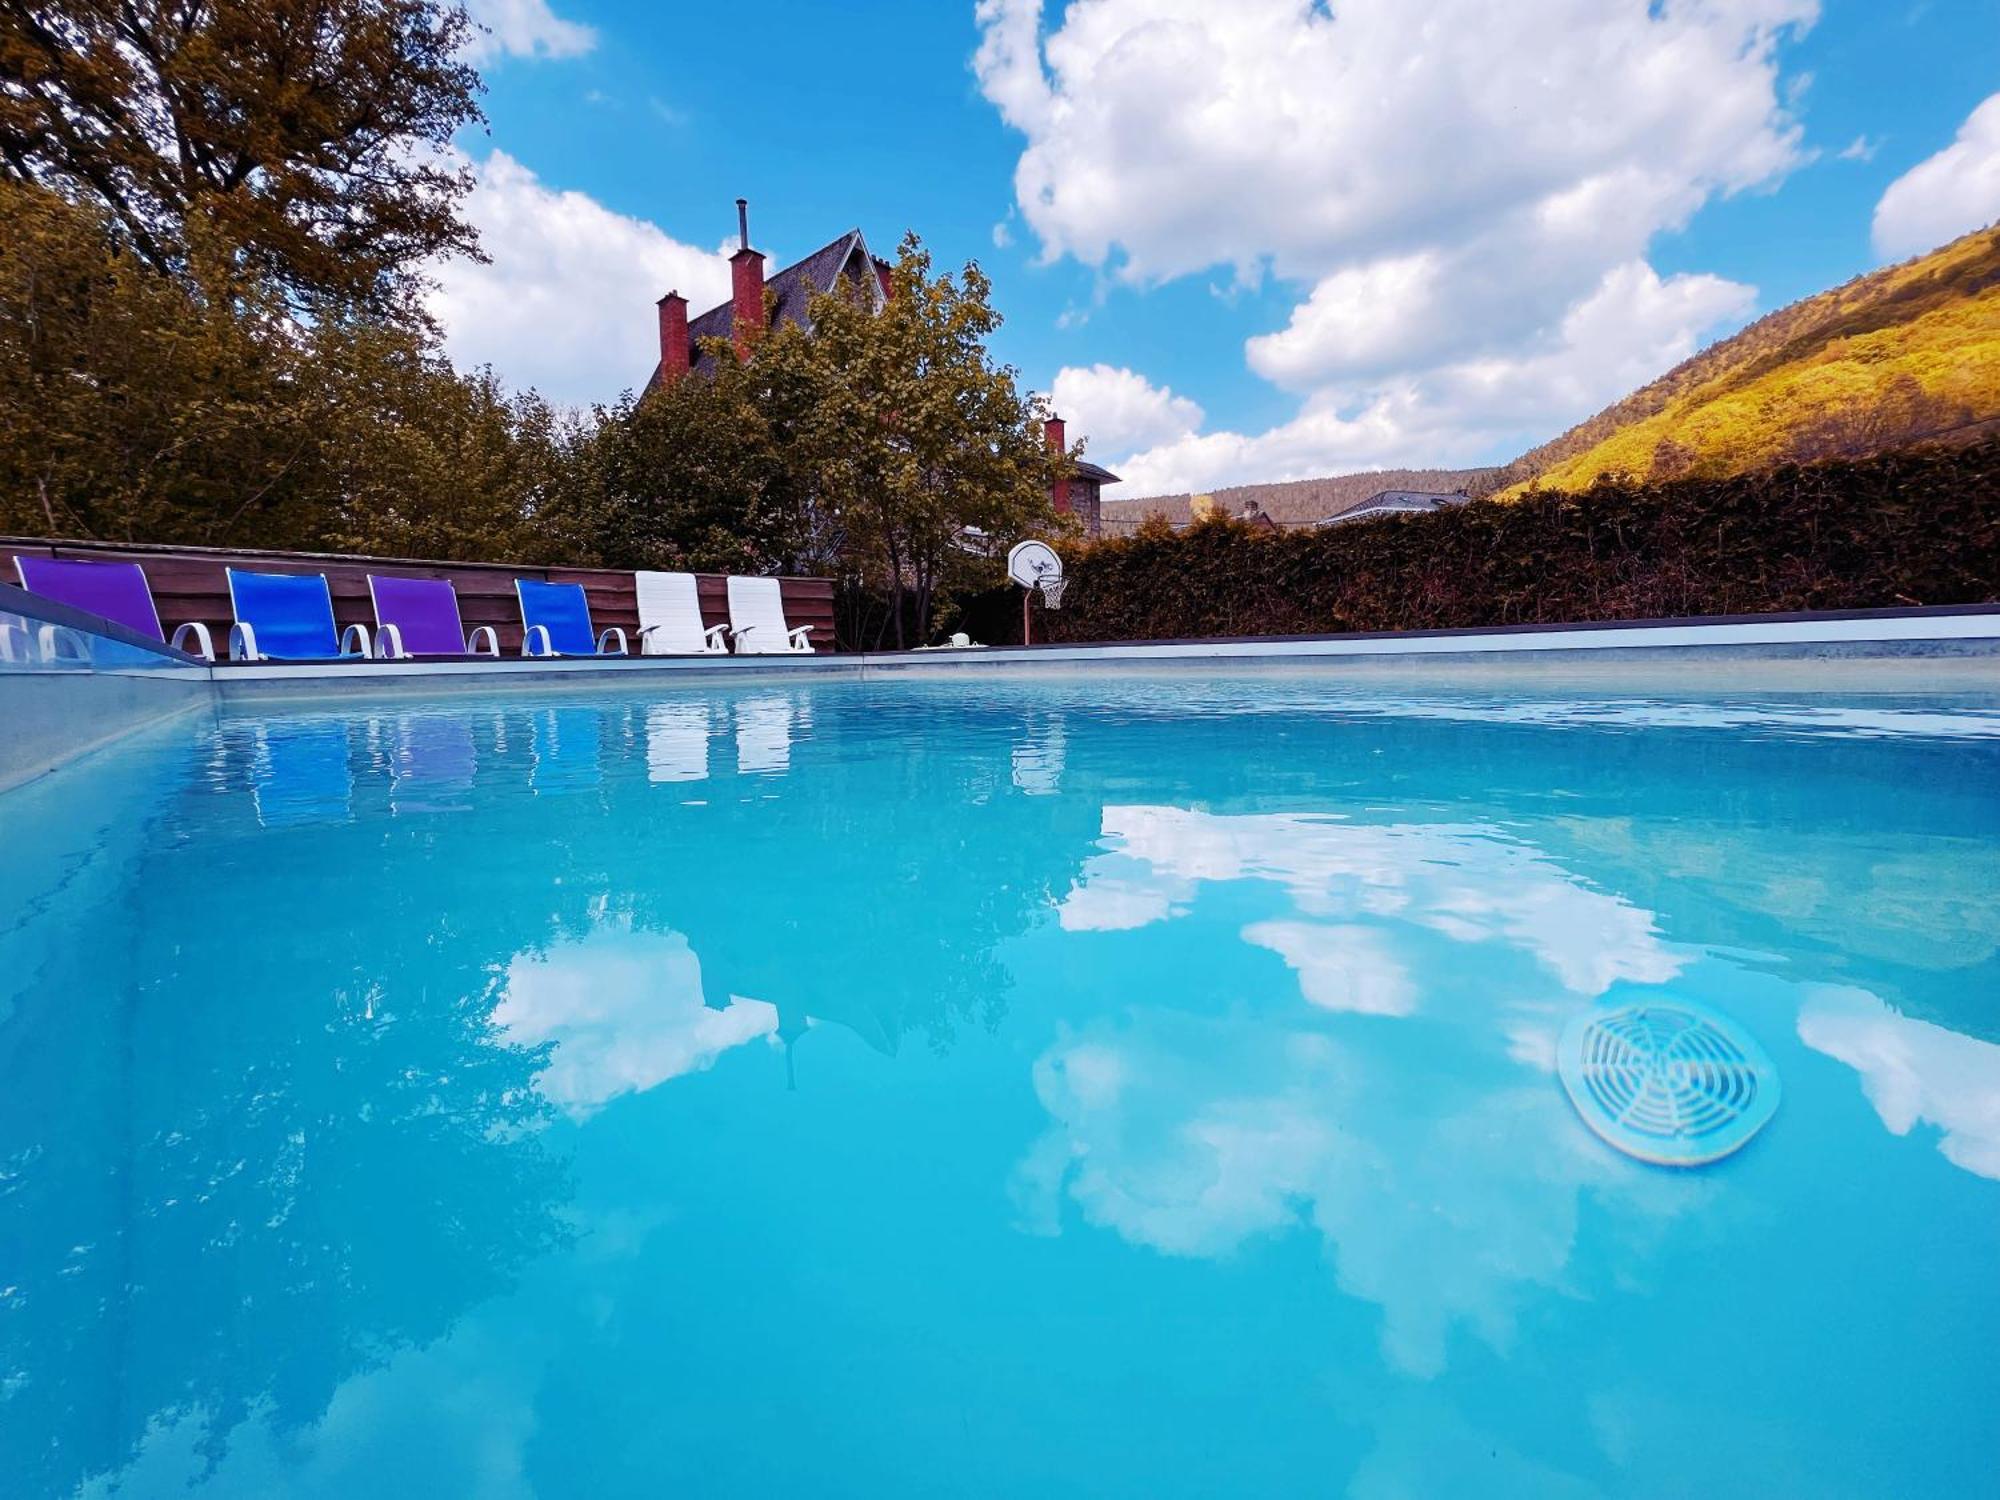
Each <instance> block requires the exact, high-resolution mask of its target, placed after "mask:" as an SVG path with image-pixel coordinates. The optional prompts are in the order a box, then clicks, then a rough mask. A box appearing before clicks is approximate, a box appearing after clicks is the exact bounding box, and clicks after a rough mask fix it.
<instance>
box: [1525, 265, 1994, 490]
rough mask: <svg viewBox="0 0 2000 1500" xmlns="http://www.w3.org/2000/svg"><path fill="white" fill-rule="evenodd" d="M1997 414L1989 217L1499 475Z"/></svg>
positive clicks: (1943, 426)
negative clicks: (1982, 223)
mask: <svg viewBox="0 0 2000 1500" xmlns="http://www.w3.org/2000/svg"><path fill="white" fill-rule="evenodd" d="M1997 428H2000V226H1996V227H1994V228H1989V229H1983V230H1979V231H1977V232H1976V233H1973V234H1969V235H1966V236H1965V237H1964V238H1962V239H1958V240H1954V241H1953V242H1952V243H1951V244H1949V245H1946V246H1944V247H1943V248H1942V249H1939V250H1934V251H1932V252H1931V253H1930V254H1929V255H1924V256H1919V257H1918V258H1917V259H1915V260H1911V261H1905V262H1904V263H1903V264H1901V265H1897V266H1888V267H1885V268H1884V269H1882V270H1880V271H1873V272H1870V273H1869V274H1868V275H1866V276H1861V277H1857V278H1856V279H1855V280H1853V281H1850V282H1848V283H1847V284H1846V285H1845V286H1839V287H1835V288H1834V289H1833V290H1832V291H1827V292H1821V293H1820V294H1819V295H1818V296H1815V297H1808V298H1806V299H1805V300H1804V301H1802V302H1795V303H1793V304H1792V305H1791V306H1790V307H1786V308H1782V309H1780V310H1779V311H1777V312H1774V313H1772V314H1770V315H1769V316H1768V317H1764V318H1760V319H1759V320H1758V321H1757V322H1755V323H1752V324H1751V325H1750V326H1749V327H1748V328H1746V329H1744V330H1743V331H1742V332H1741V333H1738V334H1736V335H1735V336H1734V337H1732V338H1727V339H1724V340H1722V341H1721V342H1720V343H1718V344H1715V345H1712V346H1711V347H1709V348H1708V349H1705V350H1703V351H1702V352H1701V353H1700V354H1697V355H1696V356H1695V357H1694V358H1693V359H1690V360H1688V361H1687V362H1686V363H1684V364H1682V365H1680V366H1679V367H1677V368H1676V369H1674V370H1671V371H1669V372H1668V373H1667V374H1666V375H1663V376H1662V377H1661V378H1660V379H1658V380H1656V381H1654V382H1653V383H1652V384H1651V385H1648V386H1646V387H1644V388H1643V389H1641V390H1638V391H1635V392H1634V393H1633V394H1631V395H1630V396H1627V397H1626V398H1625V399H1624V400H1622V401H1620V402H1618V403H1617V404H1616V405H1614V406H1611V407H1608V408H1607V409H1606V410H1604V411H1602V412H1599V413H1598V414H1597V415H1596V416H1594V417H1592V418H1591V419H1590V420H1589V421H1587V422H1584V423H1582V424H1580V425H1579V426H1576V427H1573V428H1571V429H1570V431H1568V432H1567V433H1565V434H1563V436H1561V437H1559V438H1557V439H1556V440H1555V441H1553V442H1550V443H1545V444H1543V445H1542V446H1541V447H1539V448H1536V449H1533V450H1532V451H1530V452H1528V453H1525V454H1523V455H1522V456H1521V457H1520V458H1517V459H1515V460H1514V462H1513V463H1511V464H1509V465H1507V467H1506V468H1505V469H1504V470H1503V471H1502V474H1501V485H1502V487H1503V490H1504V492H1506V493H1513V492H1518V490H1520V489H1521V488H1523V487H1524V486H1526V485H1527V484H1529V483H1534V484H1537V485H1539V486H1541V487H1542V488H1544V489H1563V490H1576V489H1582V488H1584V487H1586V486H1587V485H1589V484H1590V483H1591V482H1592V481H1593V480H1595V479H1597V478H1599V477H1601V476H1603V475H1607V474H1613V475H1616V474H1623V475H1630V476H1632V477H1634V478H1638V479H1648V478H1659V479H1666V478H1673V477H1676V476H1679V475H1684V474H1699V475H1724V474H1735V473H1743V472H1747V471H1749V470H1753V469H1759V468H1765V467H1768V466H1770V465H1773V464H1778V463H1785V462H1791V461H1798V462H1805V461H1809V460H1811V459H1816V458H1828V457H1834V456H1859V455H1862V454H1867V453H1875V452H1880V451H1882V450H1884V449H1888V448H1895V447H1901V446H1904V445H1906V444H1909V443H1913V442H1919V441H1922V440H1925V439H1929V438H1937V439H1952V438H1968V437H1974V436H1978V435H1979V434H1981V433H1984V432H1990V431H1993V430H1995V429H1997Z"/></svg>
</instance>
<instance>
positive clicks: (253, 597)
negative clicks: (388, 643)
mask: <svg viewBox="0 0 2000 1500" xmlns="http://www.w3.org/2000/svg"><path fill="white" fill-rule="evenodd" d="M227 571H228V574H229V608H230V610H231V612H232V613H234V614H235V616H236V623H235V624H234V625H232V626H230V627H229V659H230V660H231V661H336V660H342V659H346V658H352V657H359V658H363V659H366V658H367V657H368V655H369V654H370V650H369V640H368V627H367V626H366V625H350V626H348V627H347V629H345V630H341V629H340V628H339V627H338V626H336V625H335V624H334V623H333V591H332V590H331V589H329V588H328V587H327V584H326V575H325V574H324V573H250V572H246V571H244V570H243V569H241V568H230V569H228V570H227Z"/></svg>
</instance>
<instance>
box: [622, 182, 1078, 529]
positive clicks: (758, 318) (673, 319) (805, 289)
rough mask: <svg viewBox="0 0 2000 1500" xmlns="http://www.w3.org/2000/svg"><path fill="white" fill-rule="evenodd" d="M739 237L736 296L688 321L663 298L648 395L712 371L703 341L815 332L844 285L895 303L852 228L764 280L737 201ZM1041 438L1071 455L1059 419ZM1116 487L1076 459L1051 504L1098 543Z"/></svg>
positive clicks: (739, 346)
mask: <svg viewBox="0 0 2000 1500" xmlns="http://www.w3.org/2000/svg"><path fill="white" fill-rule="evenodd" d="M736 233H737V249H736V253H735V254H734V255H732V256H730V257H729V273H730V282H731V291H730V297H729V300H728V301H727V302H724V303H722V304H720V305H719V306H716V307H711V308H710V309H709V310H708V311H707V312H704V313H702V314H700V315H699V316H697V317H692V318H690V317H689V316H688V301H687V298H685V297H683V296H682V295H681V294H680V293H679V292H678V291H672V292H668V293H667V294H666V296H664V297H662V298H661V299H660V300H659V304H658V306H659V314H660V357H659V362H658V363H657V364H655V365H654V366H653V373H652V374H651V375H649V376H647V377H646V390H647V391H651V390H653V389H654V388H655V387H657V386H659V385H662V384H668V385H671V384H672V383H673V382H674V381H676V380H678V379H680V378H681V377H682V376H683V375H687V374H690V373H693V374H697V375H709V374H712V373H714V370H715V357H714V355H712V354H711V353H709V352H708V351H706V350H704V349H703V348H702V347H701V341H702V340H703V339H728V340H729V341H730V342H731V343H733V344H734V345H735V346H736V352H737V355H738V357H739V358H740V357H741V356H742V355H743V354H744V353H745V352H746V351H747V350H748V349H749V347H750V341H751V340H752V339H753V338H754V337H755V336H756V335H757V333H759V332H761V331H762V330H763V328H764V327H765V326H766V323H765V320H766V316H767V314H768V316H769V317H770V318H771V319H772V320H774V321H775V322H777V323H795V324H797V325H798V326H799V327H801V328H803V329H805V330H806V331H807V332H811V331H812V299H813V298H814V297H816V296H820V295H822V294H824V293H827V292H831V291H833V290H834V289H835V288H836V287H838V286H839V285H840V284H841V283H842V282H843V281H845V282H846V283H848V284H849V285H850V286H852V287H854V288H856V289H858V290H860V291H861V292H862V293H863V294H864V295H866V296H867V298H868V299H869V303H870V305H871V306H872V307H873V308H874V309H875V310H876V311H877V312H880V311H881V309H882V307H883V305H884V304H885V303H887V302H888V300H889V290H890V284H889V275H890V271H891V269H892V268H891V266H890V264H889V262H888V261H886V260H883V259H882V258H881V257H880V256H879V255H876V254H874V253H872V252H871V251H870V250H869V248H868V242H867V241H866V240H865V239H863V238H862V237H861V231H860V230H859V229H850V230H848V231H847V233H846V234H843V235H842V236H841V237H840V238H839V239H837V240H834V241H832V242H831V243H829V244H825V245H822V246H820V248H819V249H817V250H815V251H813V253H812V254H811V255H808V256H807V257H806V258H805V259H804V260H801V261H795V262H794V263H793V264H791V265H789V266H786V267H785V268H784V269H783V270H781V271H777V272H775V273H773V274H772V275H770V276H766V275H765V274H764V252H763V251H761V250H753V249H751V248H750V204H749V201H748V200H747V199H744V198H738V199H737V200H736ZM767 292H768V293H769V294H770V295H769V297H768V298H767V297H766V295H765V294H766V293H767ZM1043 432H1044V435H1045V436H1046V437H1047V439H1048V444H1049V446H1050V447H1051V448H1054V449H1055V450H1056V451H1058V452H1065V451H1067V447H1066V439H1065V437H1064V432H1065V428H1064V424H1063V419H1062V418H1061V417H1055V416H1052V417H1050V418H1049V420H1048V421H1047V423H1045V424H1044V427H1043ZM1116 483H1118V476H1117V475H1116V474H1114V473H1112V472H1111V471H1110V470H1109V469H1106V468H1102V467H1100V466H1099V465H1097V464H1094V463H1091V462H1089V461H1088V460H1086V459H1078V460H1077V462H1076V468H1075V472H1074V474H1073V475H1072V476H1071V477H1070V478H1068V479H1058V480H1057V481H1056V482H1055V483H1054V485H1052V486H1051V498H1052V499H1053V500H1054V501H1055V507H1056V509H1057V510H1058V511H1061V512H1064V513H1073V514H1074V515H1076V516H1077V517H1078V518H1079V519H1080V520H1081V521H1082V522H1083V528H1084V532H1085V534H1086V535H1089V536H1092V537H1095V536H1096V535H1097V534H1098V532H1099V530H1100V527H1101V520H1100V518H1101V516H1102V505H1103V502H1102V497H1101V493H1100V492H1101V491H1102V490H1103V488H1104V486H1105V485H1107V484H1116Z"/></svg>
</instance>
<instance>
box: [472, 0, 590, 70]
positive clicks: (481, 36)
mask: <svg viewBox="0 0 2000 1500" xmlns="http://www.w3.org/2000/svg"><path fill="white" fill-rule="evenodd" d="M465 9H466V11H467V13H468V14H469V15H471V17H472V19H473V20H474V21H476V22H477V23H478V24H479V25H480V26H483V27H484V28H485V30H484V31H481V32H479V33H477V34H475V35H474V37H473V39H472V42H471V44H470V46H469V47H468V48H467V51H468V54H469V55H470V56H471V58H472V60H473V61H474V62H485V61H487V60H489V59H491V58H495V57H581V56H582V55H583V54H584V53H586V52H589V51H591V50H592V49H593V48H595V47H596V46H597V33H596V31H595V30H593V29H592V28H591V27H588V26H584V25H581V24H580V23H578V22H576V21H565V20H564V19H563V18H562V17H561V16H559V15H557V14H556V13H555V12H554V11H552V10H550V9H549V4H548V0H465Z"/></svg>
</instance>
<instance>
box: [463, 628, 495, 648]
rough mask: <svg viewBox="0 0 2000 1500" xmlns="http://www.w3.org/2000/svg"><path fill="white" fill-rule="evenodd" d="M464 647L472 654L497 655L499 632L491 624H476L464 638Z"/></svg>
mask: <svg viewBox="0 0 2000 1500" xmlns="http://www.w3.org/2000/svg"><path fill="white" fill-rule="evenodd" d="M465 649H466V650H467V651H468V652H469V653H470V654H471V655H473V656H498V655H499V654H500V633H499V632H498V631H496V630H495V629H494V628H493V627H492V626H491V625H477V626H474V627H473V631H472V634H471V635H469V636H467V637H466V638H465Z"/></svg>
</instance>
